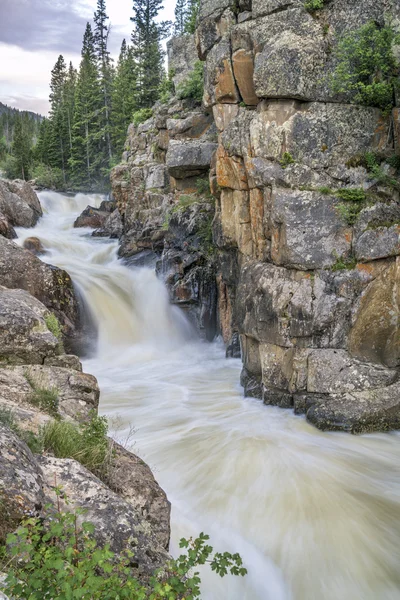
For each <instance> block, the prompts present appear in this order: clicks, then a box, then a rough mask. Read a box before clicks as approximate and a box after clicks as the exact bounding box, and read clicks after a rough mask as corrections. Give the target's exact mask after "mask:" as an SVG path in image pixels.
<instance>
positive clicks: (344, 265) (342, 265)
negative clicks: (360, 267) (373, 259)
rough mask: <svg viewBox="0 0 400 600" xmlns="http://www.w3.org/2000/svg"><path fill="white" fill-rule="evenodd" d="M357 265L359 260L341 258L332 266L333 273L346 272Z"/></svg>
mask: <svg viewBox="0 0 400 600" xmlns="http://www.w3.org/2000/svg"><path fill="white" fill-rule="evenodd" d="M356 265H357V260H356V259H355V258H354V257H348V258H344V257H343V256H340V257H338V258H337V260H336V262H335V264H334V265H332V267H331V270H332V271H345V270H348V269H354V268H355V267H356Z"/></svg>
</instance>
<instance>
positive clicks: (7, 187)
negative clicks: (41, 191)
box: [0, 179, 43, 227]
mask: <svg viewBox="0 0 400 600" xmlns="http://www.w3.org/2000/svg"><path fill="white" fill-rule="evenodd" d="M0 212H1V213H3V215H5V216H6V217H7V218H8V221H9V223H10V224H11V225H13V226H14V227H34V226H35V225H36V223H37V221H38V220H39V218H40V217H41V216H42V214H43V213H42V208H41V206H40V202H39V199H38V197H37V195H36V194H35V192H34V191H33V188H32V187H31V186H30V185H29V183H27V182H26V181H20V180H16V181H7V180H5V179H0Z"/></svg>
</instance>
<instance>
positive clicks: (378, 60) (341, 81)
mask: <svg viewBox="0 0 400 600" xmlns="http://www.w3.org/2000/svg"><path fill="white" fill-rule="evenodd" d="M399 41H400V36H399V34H397V33H396V32H395V31H394V29H393V28H392V27H391V26H385V27H379V26H378V25H377V24H376V23H375V21H370V22H369V23H367V24H366V25H363V26H362V27H360V28H359V29H357V30H356V31H352V32H351V33H348V34H346V35H345V36H344V37H343V38H342V39H341V40H340V41H339V44H338V47H337V50H336V53H335V58H336V61H337V67H336V69H335V72H334V74H333V76H332V77H331V88H332V91H334V92H336V93H348V92H350V93H353V94H354V100H355V102H357V103H359V104H364V105H367V106H377V107H379V108H381V109H382V110H383V111H384V112H386V113H388V112H389V111H390V110H391V108H392V107H393V105H394V92H395V89H396V88H397V87H398V75H399V63H398V61H397V59H396V57H395V56H394V53H393V45H394V44H396V43H399Z"/></svg>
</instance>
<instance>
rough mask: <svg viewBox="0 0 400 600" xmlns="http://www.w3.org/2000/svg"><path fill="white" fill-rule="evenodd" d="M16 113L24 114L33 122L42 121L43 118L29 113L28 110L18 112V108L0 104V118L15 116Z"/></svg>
mask: <svg viewBox="0 0 400 600" xmlns="http://www.w3.org/2000/svg"><path fill="white" fill-rule="evenodd" d="M16 113H24V114H27V115H28V116H29V117H30V118H31V119H34V120H35V121H43V119H44V117H43V116H42V115H38V114H37V113H34V112H31V111H29V110H19V109H18V108H12V107H11V106H7V104H3V103H2V102H0V116H1V115H3V114H9V115H15V114H16Z"/></svg>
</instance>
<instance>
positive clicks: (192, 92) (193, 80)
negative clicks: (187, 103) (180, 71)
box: [177, 61, 204, 102]
mask: <svg viewBox="0 0 400 600" xmlns="http://www.w3.org/2000/svg"><path fill="white" fill-rule="evenodd" d="M203 94H204V66H203V63H202V62H200V61H197V62H196V63H195V65H194V69H193V71H191V73H190V74H189V76H188V78H187V79H186V80H185V81H183V82H182V83H181V84H180V85H179V86H178V89H177V96H178V98H180V99H181V100H183V99H184V98H193V99H194V100H197V102H202V101H203Z"/></svg>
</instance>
